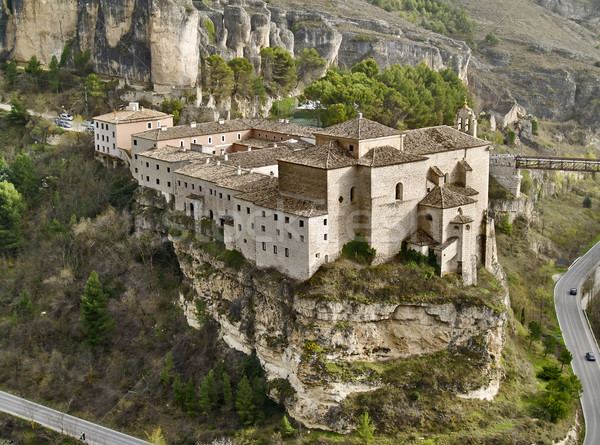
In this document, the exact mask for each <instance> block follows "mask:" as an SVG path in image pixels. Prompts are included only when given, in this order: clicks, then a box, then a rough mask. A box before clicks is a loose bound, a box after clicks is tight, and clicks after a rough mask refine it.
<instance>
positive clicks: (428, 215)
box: [425, 213, 433, 221]
mask: <svg viewBox="0 0 600 445" xmlns="http://www.w3.org/2000/svg"><path fill="white" fill-rule="evenodd" d="M425 219H426V220H427V221H433V216H431V214H430V213H428V214H427V215H425Z"/></svg>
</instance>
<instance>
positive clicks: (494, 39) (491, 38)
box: [485, 31, 500, 46]
mask: <svg viewBox="0 0 600 445" xmlns="http://www.w3.org/2000/svg"><path fill="white" fill-rule="evenodd" d="M485 41H486V42H487V43H488V44H489V45H492V46H496V45H498V44H499V43H500V39H499V38H498V36H497V35H496V34H494V33H493V32H491V31H490V32H489V33H487V35H486V36H485Z"/></svg>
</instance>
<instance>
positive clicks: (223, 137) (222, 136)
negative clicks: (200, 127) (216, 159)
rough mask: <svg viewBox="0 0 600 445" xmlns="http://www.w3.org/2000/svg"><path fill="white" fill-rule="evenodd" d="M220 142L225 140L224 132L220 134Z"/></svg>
mask: <svg viewBox="0 0 600 445" xmlns="http://www.w3.org/2000/svg"><path fill="white" fill-rule="evenodd" d="M221 142H225V135H224V134H222V135H221Z"/></svg>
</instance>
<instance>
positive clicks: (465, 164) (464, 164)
mask: <svg viewBox="0 0 600 445" xmlns="http://www.w3.org/2000/svg"><path fill="white" fill-rule="evenodd" d="M458 164H459V165H460V166H461V167H462V168H463V169H464V170H465V171H467V172H472V171H473V167H471V166H470V165H469V163H468V162H467V161H465V160H464V159H463V160H461V161H459V162H458Z"/></svg>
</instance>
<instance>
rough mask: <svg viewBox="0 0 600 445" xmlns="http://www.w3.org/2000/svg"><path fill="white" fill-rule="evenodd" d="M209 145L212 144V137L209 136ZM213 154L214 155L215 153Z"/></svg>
mask: <svg viewBox="0 0 600 445" xmlns="http://www.w3.org/2000/svg"><path fill="white" fill-rule="evenodd" d="M208 143H209V144H212V137H211V136H209V137H208ZM213 154H214V153H213Z"/></svg>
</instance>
